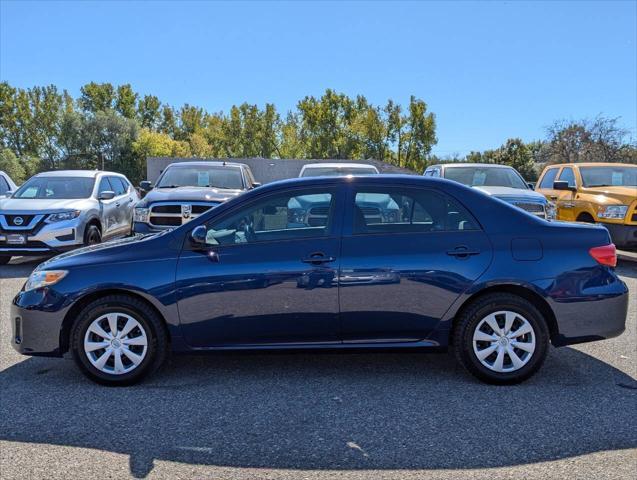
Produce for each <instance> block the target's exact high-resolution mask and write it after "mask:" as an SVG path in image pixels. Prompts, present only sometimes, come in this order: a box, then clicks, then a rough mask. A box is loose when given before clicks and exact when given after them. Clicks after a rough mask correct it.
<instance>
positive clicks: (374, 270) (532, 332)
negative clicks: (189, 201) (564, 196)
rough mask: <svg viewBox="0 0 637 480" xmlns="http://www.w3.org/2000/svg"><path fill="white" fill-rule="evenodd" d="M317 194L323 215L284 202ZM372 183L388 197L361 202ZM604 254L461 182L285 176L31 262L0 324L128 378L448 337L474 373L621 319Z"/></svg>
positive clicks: (521, 367) (529, 363)
mask: <svg viewBox="0 0 637 480" xmlns="http://www.w3.org/2000/svg"><path fill="white" fill-rule="evenodd" d="M316 195H320V196H321V197H322V198H325V199H327V201H326V209H325V215H326V218H325V221H324V222H323V221H322V222H318V223H317V222H313V221H311V220H312V219H311V218H310V217H309V216H308V217H306V218H303V216H302V215H299V213H298V209H294V208H293V206H297V205H299V204H303V203H304V200H305V199H306V198H307V197H310V198H312V197H311V196H316ZM369 195H386V196H388V197H391V198H392V200H393V202H394V203H395V205H396V206H397V208H398V209H399V212H397V214H396V215H393V216H391V217H388V216H375V217H370V216H366V215H365V214H364V211H363V207H364V202H365V199H366V198H368V197H369ZM314 198H316V197H314ZM615 263H616V255H615V248H614V246H613V245H612V244H611V241H610V238H609V234H608V231H607V230H606V229H605V228H603V227H600V226H596V225H585V224H568V223H561V222H546V221H544V220H542V219H539V218H537V217H536V216H534V215H532V214H529V213H527V212H525V211H522V210H520V209H518V208H516V207H514V206H512V205H510V204H507V203H505V202H502V201H500V200H497V199H493V198H490V197H488V196H486V195H484V194H482V193H481V192H478V191H476V190H475V189H471V188H468V187H466V186H464V185H461V184H459V183H457V182H451V181H448V180H443V179H434V178H423V177H416V176H384V175H374V176H368V177H353V178H352V177H350V178H346V177H333V178H326V177H323V178H308V179H296V180H288V181H283V182H277V183H272V184H269V185H267V186H264V187H260V188H257V189H254V190H252V191H250V192H247V193H246V194H244V195H241V196H240V197H237V198H235V199H232V200H229V201H228V202H226V203H224V204H221V205H220V206H219V207H217V208H215V209H213V210H210V211H208V212H206V213H204V214H202V215H201V216H199V217H198V218H196V219H194V220H192V221H191V222H189V223H187V224H185V225H183V226H181V227H179V228H176V229H174V230H170V231H166V232H163V233H159V234H154V235H148V236H146V237H144V238H142V239H141V240H140V239H126V240H122V241H119V242H116V243H109V244H105V245H96V246H92V247H87V248H85V249H81V250H79V251H75V252H71V253H66V254H63V255H60V256H58V257H55V258H53V259H52V260H49V261H47V262H45V263H43V264H42V265H40V266H39V267H38V268H37V269H36V270H35V271H34V272H33V274H32V275H31V276H30V277H29V279H28V281H27V282H26V284H25V286H24V287H23V289H22V291H21V292H20V293H19V294H18V295H17V296H16V298H15V299H14V301H13V305H12V310H11V322H12V324H13V335H12V339H11V341H12V343H13V346H14V348H15V349H17V350H18V351H19V352H21V353H23V354H27V355H46V356H62V355H64V354H65V353H67V352H69V353H70V354H72V356H73V357H74V359H75V361H76V363H77V365H78V366H79V368H80V369H81V370H82V371H83V372H84V373H85V374H86V375H87V376H88V377H89V378H91V379H93V380H95V381H97V382H100V383H103V384H109V385H121V384H131V383H134V382H137V381H139V380H141V379H142V378H144V377H145V376H147V375H148V374H150V373H152V372H153V371H155V370H156V369H157V368H158V367H159V366H160V365H161V364H162V362H163V361H164V359H165V358H166V356H167V355H168V354H169V353H170V352H204V351H219V350H243V349H245V350H247V349H300V348H303V349H362V348H368V349H377V350H378V349H383V348H392V349H404V350H406V351H410V350H413V349H421V350H426V349H431V350H443V349H444V348H446V347H453V351H454V353H455V357H456V358H457V360H458V361H459V362H460V363H461V364H462V365H463V366H464V367H465V368H466V369H467V370H468V371H469V372H471V373H472V374H474V375H475V376H476V377H478V378H479V379H481V380H483V381H486V382H490V383H500V384H503V383H516V382H520V381H522V380H524V379H526V378H528V377H529V376H531V375H532V374H534V373H535V372H536V371H537V370H538V369H539V368H540V366H541V365H542V362H543V361H544V359H545V357H546V355H547V351H548V349H549V347H550V345H551V344H552V345H554V346H558V347H559V346H563V345H569V344H574V343H580V342H588V341H593V340H601V339H606V338H611V337H614V336H617V335H619V334H620V333H621V332H622V331H623V330H624V326H625V320H626V313H627V305H628V290H627V288H626V285H625V284H624V283H623V282H622V281H621V280H620V279H619V278H618V277H617V275H616V274H615V271H614V266H615Z"/></svg>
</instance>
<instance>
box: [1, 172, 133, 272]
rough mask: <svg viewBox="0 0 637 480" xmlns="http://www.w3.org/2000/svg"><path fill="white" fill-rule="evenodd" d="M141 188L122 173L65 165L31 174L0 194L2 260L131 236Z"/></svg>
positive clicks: (59, 250) (58, 251)
mask: <svg viewBox="0 0 637 480" xmlns="http://www.w3.org/2000/svg"><path fill="white" fill-rule="evenodd" d="M138 201H139V196H138V195H137V191H136V190H135V189H134V188H133V186H132V185H131V183H130V182H129V181H128V179H127V178H126V177H125V176H124V175H121V174H119V173H113V172H102V171H85V170H64V171H57V172H46V173H40V174H38V175H35V176H33V177H31V178H30V179H29V180H28V181H27V182H25V183H24V185H22V186H21V187H20V188H18V189H17V190H16V191H15V192H13V194H12V195H11V196H10V197H8V198H3V199H0V264H6V263H7V262H9V260H10V259H11V257H12V256H26V255H36V256H38V255H47V254H51V253H60V252H63V251H66V250H70V249H73V248H76V247H79V246H82V245H91V244H95V243H100V242H101V241H102V240H109V239H113V238H117V237H122V236H126V235H129V234H130V233H131V226H132V220H133V207H134V205H135V203H137V202H138Z"/></svg>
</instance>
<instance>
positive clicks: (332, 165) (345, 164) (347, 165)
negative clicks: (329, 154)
mask: <svg viewBox="0 0 637 480" xmlns="http://www.w3.org/2000/svg"><path fill="white" fill-rule="evenodd" d="M303 168H373V169H374V170H378V168H376V166H375V165H371V164H369V163H350V162H340V163H336V162H334V163H327V162H325V163H308V164H306V165H303Z"/></svg>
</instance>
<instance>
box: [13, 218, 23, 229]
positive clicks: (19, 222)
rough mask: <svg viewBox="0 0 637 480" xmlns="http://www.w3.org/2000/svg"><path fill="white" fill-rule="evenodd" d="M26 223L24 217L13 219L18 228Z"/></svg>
mask: <svg viewBox="0 0 637 480" xmlns="http://www.w3.org/2000/svg"><path fill="white" fill-rule="evenodd" d="M23 223H24V218H22V217H15V218H14V219H13V224H14V225H15V226H17V227H19V226H20V225H22V224H23Z"/></svg>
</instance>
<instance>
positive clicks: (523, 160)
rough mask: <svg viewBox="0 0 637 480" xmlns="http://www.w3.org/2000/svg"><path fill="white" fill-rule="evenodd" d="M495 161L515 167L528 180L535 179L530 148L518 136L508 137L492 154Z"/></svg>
mask: <svg viewBox="0 0 637 480" xmlns="http://www.w3.org/2000/svg"><path fill="white" fill-rule="evenodd" d="M494 157H495V163H499V164H502V165H509V166H510V167H513V168H515V169H516V170H517V171H518V172H520V173H521V174H522V176H523V177H524V178H525V179H526V180H528V181H535V180H537V177H538V172H537V171H536V169H535V162H534V161H533V155H532V154H531V150H529V148H528V147H527V146H526V145H525V144H524V142H523V141H522V140H520V139H519V138H510V139H509V140H507V141H506V143H505V144H504V145H502V146H501V147H500V148H498V149H497V150H496V151H495V154H494Z"/></svg>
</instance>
